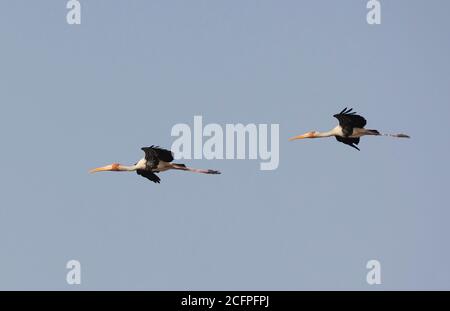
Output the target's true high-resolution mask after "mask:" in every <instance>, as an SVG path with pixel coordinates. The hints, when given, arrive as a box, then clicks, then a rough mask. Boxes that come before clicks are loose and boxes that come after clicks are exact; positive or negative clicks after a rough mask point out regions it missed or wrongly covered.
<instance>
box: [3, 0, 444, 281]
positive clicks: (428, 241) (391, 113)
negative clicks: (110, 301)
mask: <svg viewBox="0 0 450 311" xmlns="http://www.w3.org/2000/svg"><path fill="white" fill-rule="evenodd" d="M81 2H82V24H81V25H80V26H70V25H68V24H67V23H66V12H67V10H66V8H65V5H66V1H62V0H59V1H56V0H53V1H50V0H46V1H43V0H41V1H25V0H21V1H19V0H14V1H5V0H2V1H1V2H0V42H1V43H0V47H1V49H0V105H1V106H0V107H1V113H0V139H1V152H0V160H1V173H0V189H1V195H0V289H60V290H74V289H85V290H96V289H104V290H110V289H114V290H116V289H126V290H128V289H130V290H131V289H144V290H206V289H209V290H231V289H233V290H248V289H254V290H304V289H338V290H345V289H356V290H379V289H384V290H390V289H447V290H448V289H450V265H449V262H450V250H449V247H448V237H449V236H450V227H449V225H448V223H449V218H450V211H449V208H450V204H449V203H450V200H449V199H450V194H449V191H448V184H449V173H450V172H449V165H448V159H449V158H450V145H449V138H448V137H449V134H450V124H449V121H448V120H449V115H450V102H449V101H450V87H449V86H450V62H449V55H450V42H449V41H450V40H449V38H450V19H449V12H450V2H449V1H447V0H433V1H425V0H421V1H418V0H417V1H416V0H414V1H413V0H396V1H382V24H381V25H379V26H370V25H368V24H367V23H366V12H367V9H366V1H365V0H364V1H362V0H346V1H318V0H309V1H298V0H295V1H294V0H292V1H266V0H262V1H261V0H258V1H256V0H251V1H250V0H245V1H206V0H204V1H199V0H191V1H181V0H180V1H160V0H158V1H156V0H155V1H153V0H152V1H144V0H141V1H137V0H135V1H125V0H121V1H119V0H114V1H113V0H90V1H88V0H84V1H81ZM346 106H348V107H353V108H355V110H356V111H358V112H359V113H361V114H362V115H364V116H365V117H366V118H367V119H368V128H375V129H379V130H381V131H384V132H405V133H408V134H410V135H411V136H412V139H411V140H396V139H392V138H384V137H368V138H365V139H362V142H361V144H360V148H361V150H362V151H361V152H357V151H356V150H354V149H352V148H349V147H347V146H345V145H343V144H340V143H338V142H336V141H335V139H334V138H330V139H325V140H314V141H298V142H288V141H287V139H288V138H289V137H291V136H293V135H296V134H302V133H304V132H306V131H309V130H328V129H330V128H332V127H334V126H335V124H336V122H337V120H335V119H334V118H333V117H332V115H333V114H334V113H337V112H339V111H340V110H342V109H343V108H344V107H346ZM194 115H202V116H203V120H204V122H205V123H219V124H225V123H244V124H245V123H279V124H280V166H279V169H278V170H276V171H260V170H259V161H254V160H253V161H250V160H246V161H245V160H235V161H230V160H223V161H220V160H214V161H206V160H195V161H187V163H188V164H191V165H192V166H194V167H207V168H216V169H219V170H221V171H222V172H223V174H222V175H219V176H206V175H196V174H188V173H183V172H167V173H163V174H161V175H160V177H161V179H162V183H161V184H160V185H156V184H153V183H151V182H149V181H148V180H146V179H144V178H142V177H139V176H137V175H136V174H134V173H130V174H126V173H124V174H114V173H109V174H108V173H104V174H98V175H90V174H88V170H89V169H91V168H93V167H96V166H99V165H104V164H108V163H111V162H121V163H124V164H130V163H131V164H132V163H135V162H136V160H138V159H140V158H141V157H142V155H143V154H142V152H141V151H140V148H141V147H142V146H148V145H152V144H156V145H161V146H163V147H166V148H168V147H170V146H171V144H172V142H173V138H172V137H171V136H170V131H171V128H172V126H173V125H174V124H176V123H188V124H192V123H193V117H194ZM71 259H77V260H79V261H80V262H81V265H82V284H81V285H79V286H69V285H67V283H66V272H67V269H66V267H65V265H66V262H67V261H69V260H71ZM370 259H377V260H379V261H380V262H381V265H382V282H383V284H382V285H380V286H369V285H368V284H367V283H366V273H367V269H366V267H365V265H366V263H367V261H368V260H370Z"/></svg>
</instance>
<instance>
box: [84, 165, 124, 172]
mask: <svg viewBox="0 0 450 311" xmlns="http://www.w3.org/2000/svg"><path fill="white" fill-rule="evenodd" d="M118 168H119V165H118V164H115V163H114V164H110V165H106V166H102V167H97V168H94V169H93V170H90V171H89V173H97V172H107V171H117V170H118Z"/></svg>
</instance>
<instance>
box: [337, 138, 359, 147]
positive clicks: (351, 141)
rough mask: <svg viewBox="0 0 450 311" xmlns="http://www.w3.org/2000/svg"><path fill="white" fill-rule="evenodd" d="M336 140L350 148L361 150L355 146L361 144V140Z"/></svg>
mask: <svg viewBox="0 0 450 311" xmlns="http://www.w3.org/2000/svg"><path fill="white" fill-rule="evenodd" d="M336 139H337V141H338V142H341V143H343V144H346V145H349V146H350V147H353V148H355V149H357V150H359V148H358V147H356V146H355V145H358V144H359V138H348V137H340V136H336Z"/></svg>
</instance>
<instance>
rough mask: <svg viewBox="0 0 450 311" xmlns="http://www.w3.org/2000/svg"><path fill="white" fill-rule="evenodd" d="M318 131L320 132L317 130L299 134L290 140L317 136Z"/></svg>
mask: <svg viewBox="0 0 450 311" xmlns="http://www.w3.org/2000/svg"><path fill="white" fill-rule="evenodd" d="M318 133H319V132H316V131H311V132H307V133H305V134H303V135H298V136H295V137H292V138H289V141H293V140H297V139H305V138H317V134H318Z"/></svg>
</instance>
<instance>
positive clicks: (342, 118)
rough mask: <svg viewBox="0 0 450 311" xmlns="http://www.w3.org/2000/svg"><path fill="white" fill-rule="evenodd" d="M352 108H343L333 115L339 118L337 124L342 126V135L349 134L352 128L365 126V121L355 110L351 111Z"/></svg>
mask: <svg viewBox="0 0 450 311" xmlns="http://www.w3.org/2000/svg"><path fill="white" fill-rule="evenodd" d="M352 110H353V109H347V108H345V109H344V110H342V111H341V112H339V113H338V114H335V115H334V117H335V118H336V119H338V120H339V125H340V126H341V127H342V130H343V132H344V135H346V136H350V135H351V134H352V133H353V129H354V128H363V127H364V126H366V124H367V121H366V119H364V118H363V117H361V116H360V115H357V114H356V112H352Z"/></svg>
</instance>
